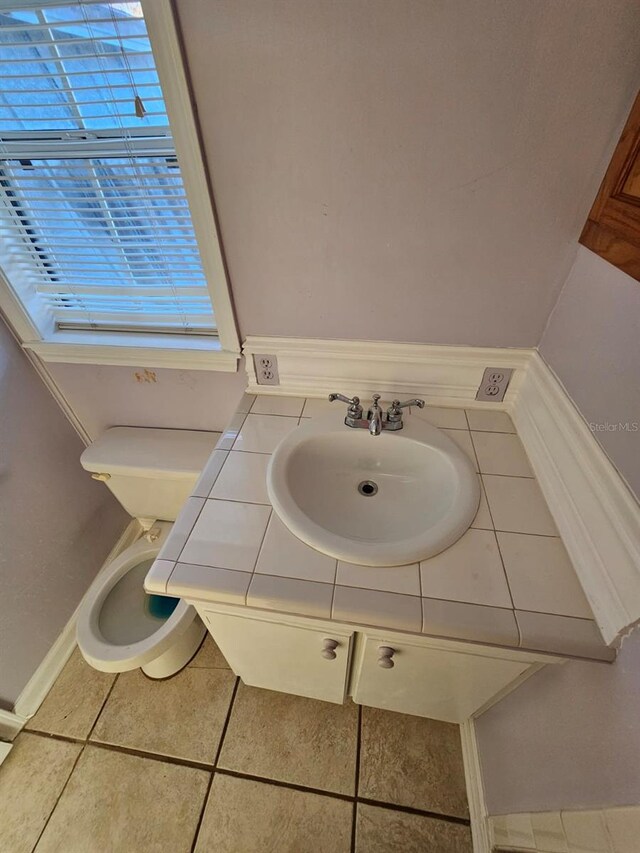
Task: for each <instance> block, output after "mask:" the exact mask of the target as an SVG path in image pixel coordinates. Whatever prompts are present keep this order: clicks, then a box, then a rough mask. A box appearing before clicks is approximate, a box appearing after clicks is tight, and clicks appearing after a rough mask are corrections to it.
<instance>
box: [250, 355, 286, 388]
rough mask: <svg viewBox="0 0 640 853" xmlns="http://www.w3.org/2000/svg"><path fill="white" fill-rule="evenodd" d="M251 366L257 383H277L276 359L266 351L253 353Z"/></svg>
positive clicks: (278, 382)
mask: <svg viewBox="0 0 640 853" xmlns="http://www.w3.org/2000/svg"><path fill="white" fill-rule="evenodd" d="M253 368H254V370H255V372H256V382H257V383H258V385H279V384H280V376H279V374H278V359H277V357H276V356H275V355H270V354H268V353H254V356H253Z"/></svg>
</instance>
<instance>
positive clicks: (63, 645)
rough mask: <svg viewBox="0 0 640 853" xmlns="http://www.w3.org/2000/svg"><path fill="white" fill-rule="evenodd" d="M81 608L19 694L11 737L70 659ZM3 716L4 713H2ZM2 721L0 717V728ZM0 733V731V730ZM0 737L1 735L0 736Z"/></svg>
mask: <svg viewBox="0 0 640 853" xmlns="http://www.w3.org/2000/svg"><path fill="white" fill-rule="evenodd" d="M140 530H141V528H140V525H139V524H138V522H137V521H136V520H135V519H133V520H132V521H131V522H130V523H129V524H128V525H127V526H126V528H125V529H124V531H123V533H122V535H121V536H120V538H119V539H118V541H117V542H116V543H115V545H114V546H113V548H112V549H111V551H110V553H109V555H108V557H107V559H106V560H105V561H104V563H103V564H102V566H101V568H100V570H99V572H98V573H97V575H96V577H99V576H100V574H101V573H102V571H104V569H105V567H106V566H107V565H108V564H109V563H110V562H111V561H112V560H114V559H115V558H116V557H117V555H118V554H120V553H121V552H122V551H123V550H124V549H125V548H127V547H128V546H129V545H132V544H133V543H134V542H135V541H136V539H138V538H139V536H140ZM81 606H82V601H81V602H80V604H78V606H77V607H76V609H75V610H74V612H73V615H72V616H71V618H70V619H69V621H68V622H67V624H66V625H65V626H64V628H63V629H62V632H61V633H60V635H59V636H58V639H57V640H56V641H55V643H54V644H53V645H52V646H51V648H50V649H49V651H48V652H47V654H46V655H45V657H44V659H43V660H42V662H41V664H40V665H39V666H38V668H37V669H36V671H35V672H34V673H33V675H32V676H31V678H30V679H29V681H28V682H27V684H26V685H25V687H24V688H23V690H22V692H21V693H20V695H19V696H18V699H17V700H16V703H15V706H14V711H13V715H12V716H14V717H16V719H17V720H18V721H21V723H20V725H19V726H18V728H17V730H15V731H14V734H13V737H15V735H16V734H17V733H18V732H19V731H20V729H21V728H22V727H23V726H24V725H25V723H26V722H27V720H28V719H29V718H30V717H32V716H33V715H34V714H35V713H36V711H37V710H38V708H39V707H40V705H41V704H42V702H43V701H44V699H45V697H46V695H47V693H48V692H49V691H50V690H51V688H52V687H53V684H54V682H55V680H56V678H57V677H58V676H59V675H60V673H61V672H62V669H63V667H64V665H65V664H66V662H67V661H68V660H69V658H70V657H71V654H72V652H73V650H74V648H75V646H76V618H77V615H78V610H79V609H80V607H81ZM0 713H3V712H0ZM4 713H6V712H4ZM1 725H2V718H1V717H0V727H1ZM0 731H1V728H0ZM0 736H2V735H0ZM11 739H13V738H11Z"/></svg>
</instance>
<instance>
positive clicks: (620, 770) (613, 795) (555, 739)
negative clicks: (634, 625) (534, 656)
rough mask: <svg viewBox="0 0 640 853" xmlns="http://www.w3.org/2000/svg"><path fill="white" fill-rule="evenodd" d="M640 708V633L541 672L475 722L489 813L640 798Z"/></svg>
mask: <svg viewBox="0 0 640 853" xmlns="http://www.w3.org/2000/svg"><path fill="white" fill-rule="evenodd" d="M639 708H640V631H636V632H635V634H633V635H632V636H631V637H629V638H628V639H627V640H625V642H624V645H623V647H622V651H621V653H620V655H619V658H618V660H617V661H616V663H615V664H596V663H585V662H582V661H572V662H570V663H567V664H565V665H564V666H548V667H546V668H545V669H543V670H541V671H540V672H538V673H536V674H535V675H534V676H532V677H531V678H530V679H529V680H528V681H526V682H525V683H524V684H523V685H521V686H520V687H519V688H518V689H517V690H515V691H514V692H513V693H511V694H510V695H509V696H507V697H506V698H505V699H503V700H502V701H501V702H499V703H498V704H497V705H495V706H494V707H493V708H491V709H490V710H489V711H486V712H485V713H484V714H483V715H482V716H481V717H480V718H479V719H478V721H477V723H476V732H477V736H478V744H479V749H480V759H481V765H482V774H483V777H484V783H485V794H486V799H487V808H488V810H489V814H510V813H515V812H528V811H532V812H533V811H554V810H557V809H561V808H562V809H582V808H584V809H588V808H599V807H601V806H624V805H637V804H638V803H640V772H638V768H640V724H639V722H638V709H639Z"/></svg>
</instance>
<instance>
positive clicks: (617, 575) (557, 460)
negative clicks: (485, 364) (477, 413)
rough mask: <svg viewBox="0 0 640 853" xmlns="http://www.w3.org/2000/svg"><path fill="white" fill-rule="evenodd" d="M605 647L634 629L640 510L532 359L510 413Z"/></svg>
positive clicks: (551, 378) (638, 617) (545, 370)
mask: <svg viewBox="0 0 640 853" xmlns="http://www.w3.org/2000/svg"><path fill="white" fill-rule="evenodd" d="M510 410H511V415H512V418H513V421H514V423H515V425H516V429H517V430H518V435H519V436H520V438H521V440H522V442H523V444H524V446H525V449H526V451H527V453H528V455H529V459H530V461H531V464H532V466H533V469H534V471H535V474H536V477H537V478H538V483H539V485H540V488H541V489H542V492H543V494H544V496H545V498H546V500H547V503H548V505H549V509H550V510H551V514H552V515H553V517H554V520H555V522H556V524H557V526H558V529H559V531H560V535H561V536H562V539H563V542H564V544H565V547H566V548H567V551H568V552H569V556H570V557H571V561H572V562H573V565H574V567H575V570H576V573H577V575H578V578H579V580H580V583H581V585H582V587H583V589H584V592H585V595H586V596H587V598H588V599H589V603H590V605H591V608H592V610H593V613H594V616H595V618H596V621H597V622H598V625H599V627H600V630H601V632H602V635H603V637H604V640H605V642H607V643H609V644H612V643H616V642H619V641H620V640H621V638H622V637H623V636H624V635H625V634H626V633H628V632H629V630H630V629H631V628H632V627H633V626H634V625H635V624H636V623H638V622H639V621H640V505H639V504H638V502H637V500H636V499H635V497H634V496H633V494H632V492H631V490H630V489H629V487H628V486H627V484H626V483H625V481H624V480H623V478H622V477H621V476H620V474H619V473H618V471H617V470H616V468H615V466H614V465H613V463H612V462H611V460H610V459H609V457H608V456H607V455H606V453H605V452H604V450H603V449H602V447H601V446H600V444H599V443H598V441H597V440H596V438H595V436H594V435H593V433H592V432H591V430H590V429H589V426H588V424H587V423H586V421H585V419H584V417H583V416H582V415H581V414H580V412H579V411H578V409H577V408H576V406H575V405H574V403H573V401H572V400H571V398H570V397H569V395H568V394H567V392H566V391H565V390H564V388H563V386H562V385H561V383H560V382H559V381H558V379H557V378H556V376H555V375H554V373H553V372H552V370H551V369H550V368H549V367H548V366H547V364H546V363H545V362H544V360H543V359H542V357H541V356H540V355H539V354H538V353H534V354H533V355H532V356H531V358H530V360H529V364H528V366H527V369H526V372H525V375H524V377H523V380H522V382H521V383H520V387H519V389H518V394H517V396H516V398H515V400H514V401H513V403H512V405H511V406H510Z"/></svg>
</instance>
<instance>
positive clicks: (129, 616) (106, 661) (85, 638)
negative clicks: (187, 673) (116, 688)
mask: <svg viewBox="0 0 640 853" xmlns="http://www.w3.org/2000/svg"><path fill="white" fill-rule="evenodd" d="M171 527H172V525H171V524H170V523H168V522H157V523H156V524H155V525H154V526H153V527H152V528H151V530H150V531H149V533H148V534H147V536H149V535H150V538H154V537H156V536H157V537H158V538H157V539H155V541H151V542H150V541H148V540H147V539H146V538H142V539H139V540H138V541H137V542H135V543H134V544H133V545H130V546H129V547H128V548H125V550H124V551H122V552H121V553H120V554H119V555H118V556H117V557H116V558H115V560H113V561H112V562H111V563H109V564H108V566H106V567H105V568H104V569H103V571H102V572H101V573H100V575H99V577H98V578H97V579H96V580H95V581H94V583H93V584H92V586H91V588H90V590H89V592H88V593H87V596H86V597H85V599H84V601H83V603H82V606H81V608H80V610H79V613H78V621H77V626H76V636H77V640H78V647H79V648H80V651H81V652H82V655H83V657H84V659H85V660H86V661H87V663H89V664H90V665H91V666H92V667H94V669H99V670H102V672H127V671H128V670H131V669H138V668H140V669H142V671H143V672H144V673H145V675H148V676H149V677H150V678H168V677H169V676H171V675H174V674H175V673H176V672H179V671H180V670H181V669H182V668H183V667H184V666H186V664H187V663H188V662H189V661H190V660H191V658H192V657H193V656H194V655H195V653H196V652H197V650H198V647H199V646H200V643H201V642H202V640H203V639H204V635H205V634H206V628H205V626H204V625H203V624H202V622H201V621H200V618H199V617H198V615H197V613H196V611H195V610H194V608H193V607H191V605H189V604H187V603H186V602H185V601H183V600H182V599H172V598H164V597H162V596H151V595H149V594H148V593H146V592H145V591H144V588H143V583H144V578H145V575H146V574H147V572H148V571H149V569H150V567H151V564H152V563H153V561H154V560H155V558H156V557H157V556H158V553H159V552H160V548H161V547H162V545H163V544H164V541H165V539H166V538H167V535H168V533H169V531H170V530H171ZM154 598H158V599H160V601H158V602H156V606H155V607H154ZM163 605H164V606H163Z"/></svg>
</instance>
